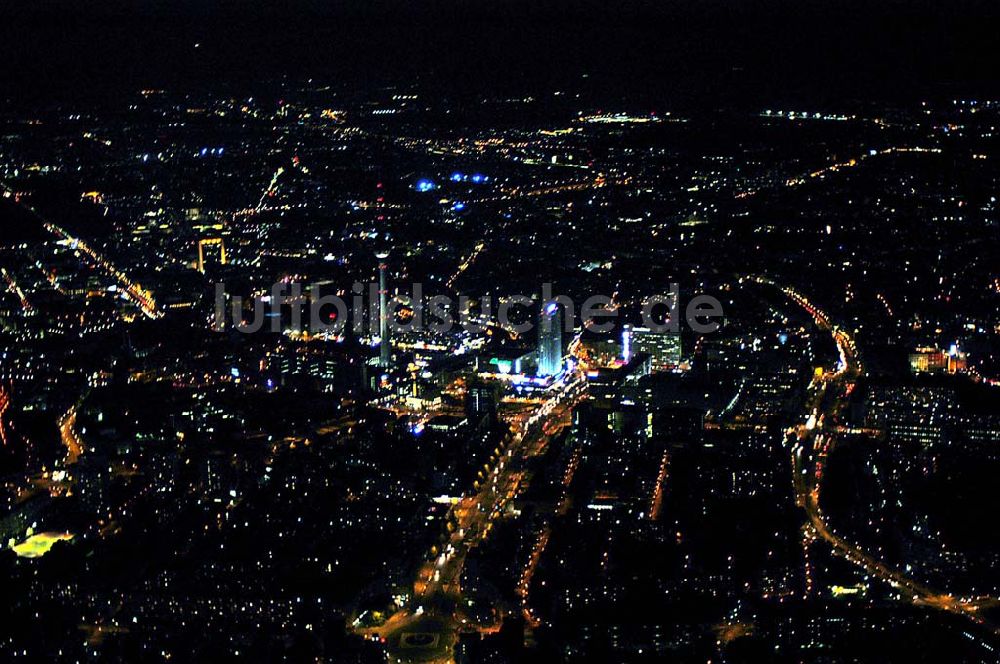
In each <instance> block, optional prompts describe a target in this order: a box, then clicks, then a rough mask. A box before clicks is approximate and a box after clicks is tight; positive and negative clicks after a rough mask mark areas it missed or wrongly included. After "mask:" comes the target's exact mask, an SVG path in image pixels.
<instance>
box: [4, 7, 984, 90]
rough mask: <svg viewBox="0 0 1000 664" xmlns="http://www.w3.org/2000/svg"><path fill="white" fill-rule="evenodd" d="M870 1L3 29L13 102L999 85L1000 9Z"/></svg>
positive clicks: (80, 14) (320, 13)
mask: <svg viewBox="0 0 1000 664" xmlns="http://www.w3.org/2000/svg"><path fill="white" fill-rule="evenodd" d="M869 4H870V3H861V2H859V3H853V4H848V5H846V6H845V5H840V6H839V7H836V8H834V7H831V6H830V4H829V3H817V4H812V5H803V4H801V3H792V2H777V1H776V2H770V3H763V4H760V5H757V6H755V7H753V8H744V7H741V8H733V6H732V5H730V4H728V3H707V4H706V3H681V2H677V3H666V4H664V5H661V6H654V5H652V4H651V3H629V4H627V5H626V6H625V7H624V8H621V7H616V8H615V10H614V11H611V10H601V9H600V8H598V7H597V5H596V3H583V4H570V3H543V4H541V5H537V4H531V3H515V4H506V5H499V4H496V5H477V6H474V5H471V4H461V3H457V2H439V3H434V4H432V5H431V6H430V7H427V6H422V7H421V8H420V9H416V8H412V7H409V6H407V5H405V4H403V3H395V2H388V1H386V2H380V3H375V4H372V5H366V6H365V7H364V8H359V7H349V6H348V5H347V3H334V4H331V5H328V6H321V5H319V4H318V3H311V2H292V3H283V4H282V5H280V6H278V7H271V6H267V5H263V4H260V3H251V4H250V5H249V6H247V5H243V4H235V3H209V4H208V5H201V4H197V3H182V4H181V6H180V7H177V6H175V5H173V4H169V5H168V4H167V3H158V2H153V3H148V4H146V5H144V6H143V8H142V9H138V10H137V9H135V8H132V9H131V10H128V11H126V10H123V9H121V8H120V7H117V6H116V5H115V4H114V3H112V4H111V5H101V6H100V7H97V8H88V7H86V6H81V5H79V4H78V3H63V2H50V3H42V4H41V5H37V6H32V7H31V8H28V9H24V8H22V9H21V11H20V12H18V11H14V12H12V18H11V20H9V21H7V22H6V23H5V25H4V26H3V27H2V28H0V35H2V37H3V38H2V39H0V57H2V58H3V61H4V62H5V63H7V64H6V67H5V69H4V71H3V73H2V74H0V98H7V99H9V100H12V101H15V102H16V101H19V100H21V101H24V100H28V101H32V100H35V99H38V100H47V101H61V100H70V99H73V98H80V97H83V98H91V99H93V98H97V97H101V96H104V95H107V94H122V93H130V92H134V91H135V90H136V89H138V88H140V87H150V86H152V87H177V88H192V87H195V88H196V87H198V86H204V85H206V84H212V83H217V82H218V81H219V80H220V79H224V80H225V82H226V83H227V84H229V85H233V86H237V87H239V86H243V87H246V88H247V89H252V86H253V85H254V84H255V83H259V82H260V81H262V80H266V79H274V78H279V77H289V78H291V79H294V80H304V79H307V78H309V77H318V78H332V79H337V80H343V81H344V82H346V83H349V84H352V85H355V86H364V85H368V84H372V83H374V84H377V85H382V84H399V83H406V82H407V81H409V80H412V79H418V78H419V79H421V82H422V83H424V82H428V81H430V82H432V83H433V84H435V85H437V86H438V87H440V88H441V89H442V90H449V89H450V90H453V91H461V90H470V91H472V92H476V93H478V92H484V91H500V90H505V91H519V90H520V89H522V88H528V89H530V88H532V87H535V88H545V87H548V86H550V85H559V84H567V83H569V82H572V80H573V79H575V78H577V77H579V76H582V75H589V76H590V77H592V79H593V80H592V83H591V85H590V87H591V88H593V89H595V90H596V91H599V92H602V93H605V94H608V95H609V96H614V95H620V96H624V97H633V98H637V99H648V100H649V101H650V102H651V103H668V104H669V103H677V104H681V105H685V104H695V105H708V106H711V105H727V104H732V103H734V102H736V103H745V102H747V101H752V102H753V103H765V102H781V101H795V100H797V99H802V100H810V101H816V100H817V98H821V99H824V100H825V101H826V103H829V104H834V103H836V102H837V101H838V100H841V99H843V100H851V101H853V100H864V101H914V100H918V99H923V98H948V97H950V96H953V95H980V96H989V95H995V94H996V93H997V92H998V89H1000V80H998V77H997V75H996V71H995V68H994V66H993V63H992V62H991V61H990V59H989V58H985V57H983V54H984V53H988V52H989V51H990V48H991V46H992V43H993V40H994V38H995V34H996V25H997V21H996V19H997V17H998V16H1000V10H998V8H997V7H995V6H990V5H989V3H982V2H965V3H950V6H949V7H934V6H933V4H934V3H923V4H918V5H916V6H914V4H913V3H902V2H897V3H890V4H889V5H885V4H884V3H883V4H881V5H880V6H878V7H877V8H873V7H870V6H868V5H869ZM852 7H856V8H852ZM970 8H971V9H970ZM196 45H197V46H196Z"/></svg>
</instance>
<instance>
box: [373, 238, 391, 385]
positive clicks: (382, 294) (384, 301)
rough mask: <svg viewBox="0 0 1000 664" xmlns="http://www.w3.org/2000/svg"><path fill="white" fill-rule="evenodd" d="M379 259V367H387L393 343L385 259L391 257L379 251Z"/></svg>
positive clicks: (387, 268) (386, 252)
mask: <svg viewBox="0 0 1000 664" xmlns="http://www.w3.org/2000/svg"><path fill="white" fill-rule="evenodd" d="M375 257H376V258H378V260H379V263H378V322H379V339H380V341H379V359H378V363H379V366H382V367H387V366H389V364H390V360H389V356H390V355H391V354H392V342H391V340H390V339H389V284H388V280H389V276H388V273H389V266H388V265H387V264H386V262H385V259H387V258H388V257H389V252H388V251H379V252H378V253H376V254H375Z"/></svg>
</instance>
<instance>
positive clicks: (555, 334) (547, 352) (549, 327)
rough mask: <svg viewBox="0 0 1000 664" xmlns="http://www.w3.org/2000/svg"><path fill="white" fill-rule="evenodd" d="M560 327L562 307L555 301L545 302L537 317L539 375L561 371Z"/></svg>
mask: <svg viewBox="0 0 1000 664" xmlns="http://www.w3.org/2000/svg"><path fill="white" fill-rule="evenodd" d="M562 328H563V323H562V309H560V308H559V305H558V304H557V303H555V302H547V303H546V304H545V305H544V306H543V307H542V313H541V316H540V317H539V327H538V375H539V376H554V375H556V374H558V373H559V372H560V371H562V355H563V353H562Z"/></svg>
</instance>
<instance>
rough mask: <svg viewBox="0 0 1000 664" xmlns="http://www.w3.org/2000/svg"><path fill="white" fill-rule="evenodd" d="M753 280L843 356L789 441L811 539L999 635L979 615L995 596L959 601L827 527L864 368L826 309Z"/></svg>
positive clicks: (904, 592)
mask: <svg viewBox="0 0 1000 664" xmlns="http://www.w3.org/2000/svg"><path fill="white" fill-rule="evenodd" d="M753 280H754V281H756V282H758V283H761V284H766V285H769V286H774V287H776V288H779V289H780V290H781V291H782V292H783V293H784V294H785V295H786V296H787V297H788V298H789V299H791V300H792V301H793V302H795V303H796V304H798V305H799V306H800V307H802V308H803V309H804V310H805V311H806V312H807V313H809V315H810V316H812V318H813V321H814V323H815V324H816V326H817V327H818V328H819V329H820V330H824V331H827V332H830V334H831V335H832V336H833V340H834V342H835V343H836V344H837V350H838V352H839V355H840V358H839V360H838V363H837V367H836V368H835V369H834V370H833V371H826V372H824V373H823V374H822V375H821V376H817V377H816V378H814V379H813V382H812V383H811V384H810V386H809V396H808V398H807V400H806V409H805V412H804V413H803V423H801V424H799V425H797V426H794V427H792V428H790V429H789V431H788V435H789V438H790V439H791V440H793V444H792V447H791V455H792V473H793V484H794V487H795V500H796V503H797V504H798V505H799V506H800V507H802V508H803V509H804V510H805V512H806V516H807V517H808V523H807V524H806V526H805V533H806V537H807V538H808V539H810V540H812V539H821V540H823V541H825V542H827V543H828V544H829V545H830V546H832V547H833V549H834V551H835V552H836V553H838V554H839V555H841V556H843V557H844V558H846V559H847V560H849V561H850V562H852V563H854V564H855V565H857V566H859V567H862V568H863V569H864V570H865V571H866V572H867V573H868V574H870V575H872V576H873V577H875V578H878V579H880V580H882V581H884V582H885V583H888V584H889V585H890V586H892V587H893V588H894V589H896V590H897V591H898V592H899V594H900V595H901V596H905V597H906V598H908V599H909V600H910V601H912V602H913V603H914V604H918V605H922V606H930V607H934V608H937V609H940V610H943V611H948V612H950V613H955V614H958V615H962V616H965V617H966V618H969V619H970V620H972V621H973V622H975V623H977V624H979V625H984V626H987V627H989V628H990V629H992V630H994V631H997V628H996V627H995V626H993V625H992V624H991V623H988V622H987V621H986V620H985V619H984V618H983V617H982V616H980V615H979V613H978V612H979V610H980V608H982V607H984V606H992V605H995V604H996V600H995V599H994V598H956V597H954V596H952V595H950V594H947V593H942V592H938V591H935V590H932V589H930V588H928V587H927V586H925V585H923V584H922V583H920V582H918V581H915V580H914V579H912V578H910V577H907V576H906V575H905V574H903V573H902V572H900V571H899V570H897V569H893V568H892V567H890V566H889V565H887V564H886V563H884V562H883V561H880V560H878V559H876V558H875V557H874V556H872V555H870V554H869V553H867V552H865V551H864V550H862V549H861V548H860V547H859V546H857V545H855V544H853V543H851V542H848V541H847V540H845V539H844V538H843V537H841V536H840V535H838V534H837V533H836V532H834V530H833V528H832V527H831V526H830V525H829V524H828V523H827V521H826V518H825V516H824V515H823V510H822V508H821V506H820V491H821V489H822V484H823V473H824V469H825V460H826V457H827V455H828V453H829V451H830V450H831V449H832V447H833V445H834V443H835V437H834V436H835V432H836V428H837V427H836V422H837V420H838V418H839V416H840V415H841V413H842V412H843V409H844V407H845V406H846V405H847V398H848V396H849V395H850V393H851V391H852V390H853V389H854V385H855V381H856V380H857V379H858V377H860V376H862V375H863V374H864V368H863V365H862V363H861V359H860V357H859V354H858V350H857V347H856V345H855V342H854V338H853V336H852V335H851V333H850V332H849V331H847V330H844V329H842V328H839V327H837V326H834V325H833V324H832V323H831V321H830V318H829V316H827V314H826V313H825V312H824V311H823V310H822V309H820V308H818V307H817V306H815V305H814V304H812V303H811V302H810V301H809V300H808V299H807V298H806V297H805V296H804V295H802V294H801V293H799V292H798V291H796V290H794V289H793V288H791V287H787V286H786V287H783V286H780V285H778V284H776V283H775V282H773V281H771V280H769V279H766V278H764V277H753ZM824 403H825V404H828V405H827V406H826V407H825V408H824V407H823V406H822V404H824Z"/></svg>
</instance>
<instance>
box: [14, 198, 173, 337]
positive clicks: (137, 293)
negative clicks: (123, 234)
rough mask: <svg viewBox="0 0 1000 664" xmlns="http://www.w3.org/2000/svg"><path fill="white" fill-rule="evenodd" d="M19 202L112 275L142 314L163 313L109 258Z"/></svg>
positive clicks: (158, 314) (57, 235)
mask: <svg viewBox="0 0 1000 664" xmlns="http://www.w3.org/2000/svg"><path fill="white" fill-rule="evenodd" d="M0 189H3V191H4V194H5V195H6V196H7V197H8V198H14V200H16V197H14V194H13V191H12V190H11V189H9V188H8V187H7V186H6V185H3V184H0ZM20 204H21V205H22V206H24V208H25V209H27V210H28V211H29V212H31V213H32V214H33V215H35V217H37V218H38V219H39V220H41V222H42V225H43V226H44V227H45V230H47V231H48V232H50V233H52V234H53V235H55V236H56V237H58V238H59V239H60V240H63V241H65V242H68V243H69V244H70V245H71V246H72V247H73V248H74V249H75V250H77V251H79V252H80V253H82V254H83V255H84V256H86V257H87V258H88V259H89V260H90V261H91V262H92V263H93V264H94V265H96V266H97V267H99V268H101V269H102V270H104V271H105V272H106V273H107V274H109V275H110V276H111V277H113V278H114V279H115V281H117V282H118V287H119V289H120V290H121V293H122V294H123V295H124V296H125V297H126V298H127V299H128V300H130V301H131V302H133V303H135V305H136V306H138V307H139V309H140V310H141V311H142V313H143V314H145V315H146V316H148V317H149V318H159V317H161V316H162V315H163V312H161V311H160V310H159V309H157V307H156V300H155V299H154V298H153V295H152V293H150V292H149V291H147V290H146V289H144V288H143V287H142V286H141V285H139V284H137V283H135V282H134V281H132V279H130V278H129V276H128V275H127V274H125V273H124V272H123V271H122V270H120V269H118V268H117V267H115V265H114V264H113V263H112V262H111V261H110V260H108V259H107V258H106V257H104V256H103V255H102V254H100V253H99V252H97V251H96V250H94V249H93V248H91V247H90V245H88V244H87V243H86V242H85V241H83V240H81V239H80V238H78V237H74V236H73V235H71V234H70V233H69V232H68V231H66V230H65V229H63V228H61V227H60V226H57V225H56V224H53V223H51V222H49V221H46V220H45V218H44V217H42V215H41V214H40V213H39V212H38V211H37V210H36V209H35V208H33V207H32V206H30V205H28V204H27V203H24V202H20Z"/></svg>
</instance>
